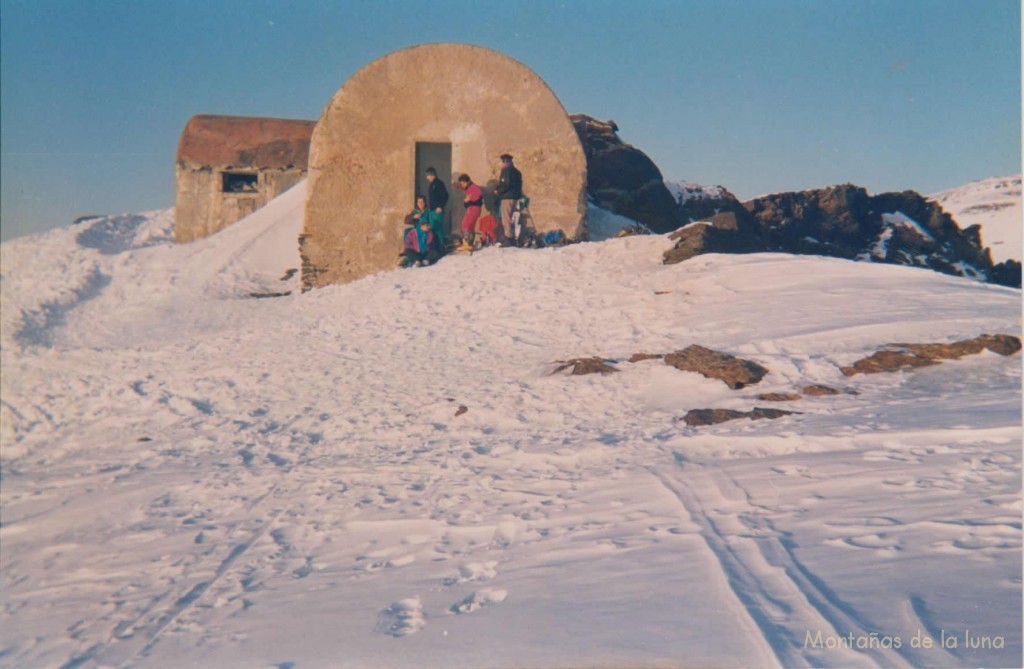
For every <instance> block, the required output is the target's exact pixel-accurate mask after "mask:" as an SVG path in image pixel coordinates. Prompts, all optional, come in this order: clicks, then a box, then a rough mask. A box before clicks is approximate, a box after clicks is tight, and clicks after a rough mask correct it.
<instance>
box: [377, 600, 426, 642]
mask: <svg viewBox="0 0 1024 669" xmlns="http://www.w3.org/2000/svg"><path fill="white" fill-rule="evenodd" d="M383 617H384V625H385V626H386V627H385V630H384V632H385V633H386V634H389V635H391V636H394V637H403V636H410V635H412V634H416V633H417V632H419V631H420V630H421V629H423V628H424V626H426V624H427V619H426V616H425V615H424V614H423V602H421V601H420V598H419V597H409V598H408V599H401V600H399V601H397V602H394V603H393V604H392V605H391V606H389V607H388V608H386V609H385V610H384V613H383Z"/></svg>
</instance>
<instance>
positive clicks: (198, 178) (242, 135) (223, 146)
mask: <svg viewBox="0 0 1024 669" xmlns="http://www.w3.org/2000/svg"><path fill="white" fill-rule="evenodd" d="M314 126H315V122H313V121H301V120H294V119H277V118H249V117H241V116H215V115H209V114H200V115H198V116H193V117H192V118H191V119H189V121H188V123H187V124H186V125H185V129H184V130H183V131H182V133H181V139H180V140H179V142H178V155H177V169H176V177H177V179H176V181H177V192H176V198H175V203H176V211H175V223H174V237H175V239H176V240H177V241H178V242H190V241H193V240H196V239H200V238H202V237H206V236H208V235H212V234H213V233H215V232H217V231H218V230H220V229H221V228H224V227H225V226H228V225H231V224H232V223H234V222H235V221H237V220H239V219H241V218H244V217H245V216H248V215H249V214H251V213H252V212H254V211H255V210H256V209H259V208H260V207H262V206H263V205H265V204H266V203H267V202H269V201H270V200H272V199H273V198H275V197H277V196H278V195H280V194H281V193H283V192H285V191H286V190H288V189H289V188H291V187H292V186H294V185H295V184H296V183H298V182H299V181H301V180H302V179H303V178H305V175H306V166H307V165H308V163H309V142H310V136H311V135H312V134H313V128H314ZM224 172H236V173H249V174H256V175H258V180H257V184H256V188H255V190H254V191H253V192H241V193H235V192H224V188H223V174H224Z"/></svg>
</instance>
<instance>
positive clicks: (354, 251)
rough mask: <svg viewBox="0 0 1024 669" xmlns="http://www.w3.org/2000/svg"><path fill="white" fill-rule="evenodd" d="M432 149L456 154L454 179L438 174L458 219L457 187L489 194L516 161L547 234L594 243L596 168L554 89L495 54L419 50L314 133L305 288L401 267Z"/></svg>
mask: <svg viewBox="0 0 1024 669" xmlns="http://www.w3.org/2000/svg"><path fill="white" fill-rule="evenodd" d="M425 143H430V144H434V145H441V146H447V145H450V151H451V174H450V175H449V174H442V173H440V170H439V178H441V179H442V180H444V181H445V182H446V185H447V186H448V190H449V193H450V194H451V201H450V202H453V203H455V204H454V206H453V210H454V211H453V213H455V214H456V218H458V217H460V216H461V202H462V199H463V194H462V191H460V190H458V189H456V188H454V187H453V186H452V182H453V181H454V180H455V179H456V178H457V177H458V175H460V174H463V173H465V174H468V175H469V176H470V177H471V178H472V179H473V181H474V182H476V183H477V184H479V185H480V186H481V187H484V190H485V191H488V195H489V194H490V193H489V189H488V188H486V186H487V185H488V184H489V183H491V184H493V183H494V182H496V181H497V178H498V174H499V172H500V168H501V163H500V160H499V156H501V154H503V153H509V154H511V155H512V156H513V157H514V158H515V164H516V166H517V167H518V168H519V169H520V170H521V171H522V173H523V190H524V192H525V194H526V195H527V196H528V197H529V198H530V210H531V214H532V218H533V223H534V226H535V228H536V230H537V231H538V232H540V233H544V232H547V231H550V230H556V229H558V230H562V231H563V232H564V233H565V234H566V235H567V236H569V237H579V236H581V235H582V234H584V233H585V230H586V228H585V225H586V184H587V164H586V157H585V156H584V153H583V148H582V146H581V144H580V141H579V137H578V135H577V134H576V131H575V129H574V128H573V125H572V122H571V121H570V120H569V117H568V115H567V114H566V112H565V108H564V107H562V104H561V102H559V100H558V98H557V97H556V96H555V94H554V93H553V92H552V91H551V89H550V88H549V87H548V85H547V84H546V83H545V82H544V81H543V80H542V79H541V78H540V77H539V76H537V75H536V74H535V73H534V72H533V71H532V70H530V69H529V68H527V67H526V66H525V65H523V64H521V63H519V62H518V61H515V60H513V59H512V58H509V57H508V56H504V55H502V54H500V53H498V52H496V51H492V50H490V49H485V48H482V47H477V46H470V45H465V44H427V45H422V46H416V47H411V48H408V49H403V50H400V51H396V52H393V53H391V54H389V55H387V56H384V57H383V58H380V59H378V60H376V61H374V62H372V63H370V64H369V65H367V66H366V67H364V68H363V69H361V70H359V71H358V72H357V73H356V74H354V75H353V76H352V78H351V79H349V80H348V81H347V82H345V84H344V86H342V88H341V90H339V91H338V92H337V94H335V96H334V98H333V99H332V100H331V102H330V103H329V104H328V105H327V107H326V109H324V112H323V114H322V115H321V117H320V121H319V122H318V123H317V125H316V128H315V129H314V131H313V138H312V143H311V146H310V155H309V181H308V196H307V200H306V218H305V225H304V230H303V235H302V237H301V238H300V248H301V252H302V258H303V271H302V278H303V287H304V289H309V288H312V287H315V286H322V285H326V284H331V283H344V282H348V281H352V280H354V279H358V278H360V277H362V276H366V275H367V274H371V273H373V272H377V271H380V270H385V269H391V268H393V267H395V261H396V259H397V257H398V254H399V252H400V251H401V249H402V230H403V219H404V216H405V214H407V213H408V212H409V211H410V210H411V209H412V206H413V198H414V196H415V194H416V190H417V188H416V184H417V178H418V176H419V175H418V174H417V172H419V171H420V170H421V169H422V168H423V165H419V166H417V146H418V145H422V144H425ZM488 204H490V203H488ZM455 225H456V226H457V225H458V220H456V223H455Z"/></svg>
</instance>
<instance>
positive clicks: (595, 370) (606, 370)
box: [551, 357, 619, 376]
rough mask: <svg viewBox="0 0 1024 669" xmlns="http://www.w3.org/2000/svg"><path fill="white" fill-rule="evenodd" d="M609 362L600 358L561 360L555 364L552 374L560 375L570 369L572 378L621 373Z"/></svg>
mask: <svg viewBox="0 0 1024 669" xmlns="http://www.w3.org/2000/svg"><path fill="white" fill-rule="evenodd" d="M608 362H609V361H608V360H605V359H604V358H598V357H593V358H573V359H571V360H559V361H557V362H556V363H555V364H556V365H557V367H555V369H554V370H553V371H552V372H551V373H552V374H558V373H559V372H564V371H565V370H567V369H568V370H571V371H570V372H569V375H570V376H583V375H584V374H613V373H615V372H617V371H619V370H617V369H616V368H614V367H612V366H611V365H610V364H608Z"/></svg>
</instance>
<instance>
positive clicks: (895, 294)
mask: <svg viewBox="0 0 1024 669" xmlns="http://www.w3.org/2000/svg"><path fill="white" fill-rule="evenodd" d="M302 200H303V193H302V191H301V187H297V188H296V189H293V190H292V191H290V192H289V193H286V194H285V195H283V196H282V197H281V198H278V200H275V201H274V202H273V203H272V204H271V205H269V206H268V207H266V208H265V209H263V210H261V211H260V212H257V213H256V214H254V215H253V216H251V217H250V218H248V219H246V220H244V221H242V222H240V223H238V224H236V225H234V226H231V227H230V228H227V229H226V230H224V231H222V232H221V233H220V234H218V235H215V236H213V237H211V238H208V239H204V240H201V241H198V242H195V243H192V244H188V245H181V246H176V245H174V244H173V243H172V242H171V241H170V240H171V229H172V225H173V220H172V214H171V213H170V212H155V213H151V214H147V215H140V216H137V217H133V216H124V217H113V218H109V219H100V220H98V221H90V222H88V223H84V224H82V225H81V226H77V227H73V228H66V229H62V230H55V231H52V232H49V233H46V234H44V235H40V236H35V237H30V238H23V239H18V240H14V241H12V242H9V243H5V244H3V245H2V246H0V263H2V268H3V270H2V271H3V278H2V280H0V289H2V300H3V310H2V328H0V346H2V349H0V362H2V366H3V374H2V404H0V411H2V413H0V420H2V424H3V428H2V430H3V431H2V441H0V447H2V451H0V456H2V464H3V468H2V487H0V501H2V525H0V546H2V550H0V596H2V600H0V603H2V608H0V665H2V666H5V667H183V666H194V667H240V666H248V667H291V668H293V669H302V668H304V667H326V666H331V667H388V666H393V667H569V666H572V667H578V666H601V667H604V666H629V667H654V666H659V667H662V666H673V667H676V666H680V667H681V666H687V667H691V666H729V667H762V666H777V665H783V666H833V667H854V666H887V667H901V666H937V667H938V666H942V667H947V666H981V665H985V666H1020V664H1021V659H1022V658H1021V469H1020V462H1021V436H1022V434H1021V432H1022V430H1021V358H1020V356H1019V355H1018V356H1015V357H1013V358H1004V357H1000V356H997V355H995V354H988V353H986V354H982V355H977V356H972V357H969V358H965V359H963V360H960V361H957V362H947V363H944V364H941V365H938V366H935V367H930V368H926V369H921V370H917V371H914V372H906V373H896V374H885V375H876V376H870V377H865V376H857V377H851V378H846V377H843V376H842V374H841V373H840V371H839V368H840V367H841V366H843V365H846V364H849V363H850V362H852V361H854V360H856V359H858V358H860V357H862V356H864V355H865V354H867V353H870V352H873V351H874V350H875V349H876V348H877V347H878V346H880V345H882V344H885V343H887V342H892V341H912V342H932V341H953V340H958V339H964V338H968V337H973V336H975V335H978V334H981V333H1018V334H1019V332H1020V329H1021V293H1020V291H1019V290H1014V289H1008V288H1003V287H998V286H991V285H985V284H981V283H977V282H974V281H969V280H965V279H957V278H953V277H949V276H944V275H940V274H937V273H934V272H930V271H925V270H919V269H911V268H906V267H897V266H889V265H873V264H868V263H855V262H848V261H843V260H837V259H824V258H815V257H808V256H801V257H791V256H785V255H778V254H756V255H742V256H722V255H706V256H700V257H697V258H694V259H692V260H690V261H687V262H684V263H680V264H677V265H669V266H665V265H662V264H661V262H660V260H661V254H662V253H663V251H664V250H665V249H666V248H668V247H669V246H670V245H671V242H669V240H667V239H666V238H665V237H664V236H640V237H627V238H623V239H612V240H610V241H606V242H601V243H591V244H580V245H575V246H569V247H566V248H562V249H544V250H539V251H537V250H533V251H529V250H520V249H488V250H485V251H483V252H480V253H477V254H474V255H472V256H457V257H448V258H445V259H443V260H442V261H441V262H440V263H439V264H438V265H436V266H434V267H430V268H417V269H410V270H398V271H393V272H385V273H381V274H377V275H374V276H370V277H367V278H365V279H362V280H360V281H357V282H354V283H351V284H348V285H344V286H333V287H328V288H324V289H320V290H316V291H313V292H310V293H307V294H302V295H300V294H297V293H296V292H294V291H295V289H296V287H297V279H296V277H295V276H294V275H291V274H290V273H289V272H288V271H287V270H290V269H295V268H297V267H298V254H297V251H296V248H295V233H296V232H297V230H298V227H299V225H300V219H301V211H302ZM286 277H287V278H286ZM289 290H290V291H293V293H292V294H291V295H289V296H285V297H276V298H263V299H259V298H256V297H252V295H253V294H257V295H265V294H270V293H278V292H287V291H289ZM694 343H698V344H702V345H705V346H708V347H710V348H713V349H716V350H721V351H726V352H729V353H733V354H737V355H741V356H743V357H746V358H750V359H753V360H755V361H757V362H759V363H760V364H762V365H764V366H766V367H767V368H768V369H769V370H770V373H769V374H768V376H767V377H766V378H765V380H764V381H763V382H762V383H760V384H759V385H757V386H751V387H748V388H745V389H742V390H736V391H734V390H730V389H728V388H727V387H726V386H725V385H724V384H723V383H721V382H719V381H713V380H709V379H706V378H704V377H702V376H699V375H697V374H692V373H685V372H681V371H678V370H676V369H673V368H671V367H668V366H666V365H664V364H663V363H661V362H660V361H658V360H647V361H645V362H640V363H635V364H630V363H628V362H626V361H625V359H626V358H628V357H629V356H630V355H631V354H633V353H637V352H647V353H661V352H667V351H672V350H676V349H680V348H683V347H685V346H687V345H689V344H694ZM590 355H600V356H605V357H608V358H611V359H615V360H618V361H619V362H618V364H617V367H618V368H619V369H620V370H621V371H620V372H618V373H616V374H611V375H608V376H599V375H590V376H576V377H574V376H567V375H562V374H559V375H550V374H549V372H550V371H551V370H552V368H553V365H552V363H553V361H556V360H564V359H567V358H571V357H576V356H590ZM812 383H821V384H827V385H830V386H834V387H837V388H844V389H851V390H856V391H858V392H859V393H860V394H859V395H852V394H843V395H839V396H832V397H806V398H804V399H803V400H801V401H798V402H792V403H786V404H785V405H781V406H780V405H774V406H779V407H780V408H784V409H789V410H794V411H799V412H800V413H799V414H798V415H793V416H789V417H786V418H782V419H780V420H776V421H757V422H751V421H746V420H744V421H738V422H732V423H725V424H722V425H718V426H714V427H702V428H693V427H687V426H686V425H685V424H684V423H683V422H682V421H680V420H679V419H680V417H682V416H683V415H684V414H685V413H686V412H687V411H688V410H690V409H694V408H719V407H721V408H734V409H749V408H751V407H753V406H764V405H765V403H764V402H763V401H760V400H757V399H756V395H758V394H760V393H766V392H774V391H790V392H791V391H793V390H795V389H799V388H801V387H802V386H804V385H807V384H812ZM943 639H945V644H943ZM953 640H955V644H956V647H952V644H953V643H954V641H953ZM929 642H930V645H929ZM944 646H945V647H944Z"/></svg>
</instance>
